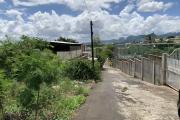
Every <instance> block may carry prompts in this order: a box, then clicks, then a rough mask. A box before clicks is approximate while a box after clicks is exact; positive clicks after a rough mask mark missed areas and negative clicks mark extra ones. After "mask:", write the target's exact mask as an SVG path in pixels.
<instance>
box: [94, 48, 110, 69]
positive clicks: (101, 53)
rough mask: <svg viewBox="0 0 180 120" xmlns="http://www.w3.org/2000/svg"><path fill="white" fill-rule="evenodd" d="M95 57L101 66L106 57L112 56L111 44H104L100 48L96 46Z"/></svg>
mask: <svg viewBox="0 0 180 120" xmlns="http://www.w3.org/2000/svg"><path fill="white" fill-rule="evenodd" d="M96 57H97V58H98V62H99V63H100V67H101V68H103V65H104V63H105V62H106V59H107V58H109V59H111V58H112V57H113V45H106V46H103V47H101V48H100V47H99V48H96Z"/></svg>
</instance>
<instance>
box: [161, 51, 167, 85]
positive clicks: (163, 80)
mask: <svg viewBox="0 0 180 120" xmlns="http://www.w3.org/2000/svg"><path fill="white" fill-rule="evenodd" d="M166 68H167V54H166V53H163V54H162V71H161V84H162V85H164V84H166Z"/></svg>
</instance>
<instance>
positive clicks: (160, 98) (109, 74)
mask: <svg viewBox="0 0 180 120" xmlns="http://www.w3.org/2000/svg"><path fill="white" fill-rule="evenodd" d="M102 76H103V82H101V83H99V84H98V85H97V86H96V88H95V89H93V90H92V92H91V94H90V96H89V97H88V98H87V101H86V103H85V104H84V105H83V106H82V107H81V108H80V110H78V111H77V113H76V114H75V115H74V118H73V120H178V116H177V107H176V101H177V93H176V92H175V91H173V90H171V89H170V88H168V87H164V86H161V87H159V86H154V85H151V84H148V83H146V82H142V81H140V80H138V79H134V78H132V77H130V76H127V75H125V74H124V73H121V72H120V71H119V70H116V69H113V68H106V70H105V71H103V74H102Z"/></svg>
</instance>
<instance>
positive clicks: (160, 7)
mask: <svg viewBox="0 0 180 120" xmlns="http://www.w3.org/2000/svg"><path fill="white" fill-rule="evenodd" d="M172 6H173V3H171V2H169V3H164V2H162V1H155V0H137V7H138V11H140V12H156V11H165V10H167V9H169V8H171V7H172Z"/></svg>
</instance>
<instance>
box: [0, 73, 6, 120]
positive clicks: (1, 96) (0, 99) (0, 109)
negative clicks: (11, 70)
mask: <svg viewBox="0 0 180 120" xmlns="http://www.w3.org/2000/svg"><path fill="white" fill-rule="evenodd" d="M3 80H4V74H3V72H2V71H1V70H0V115H1V116H2V117H0V119H3V116H4V100H5V91H4V88H3Z"/></svg>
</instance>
